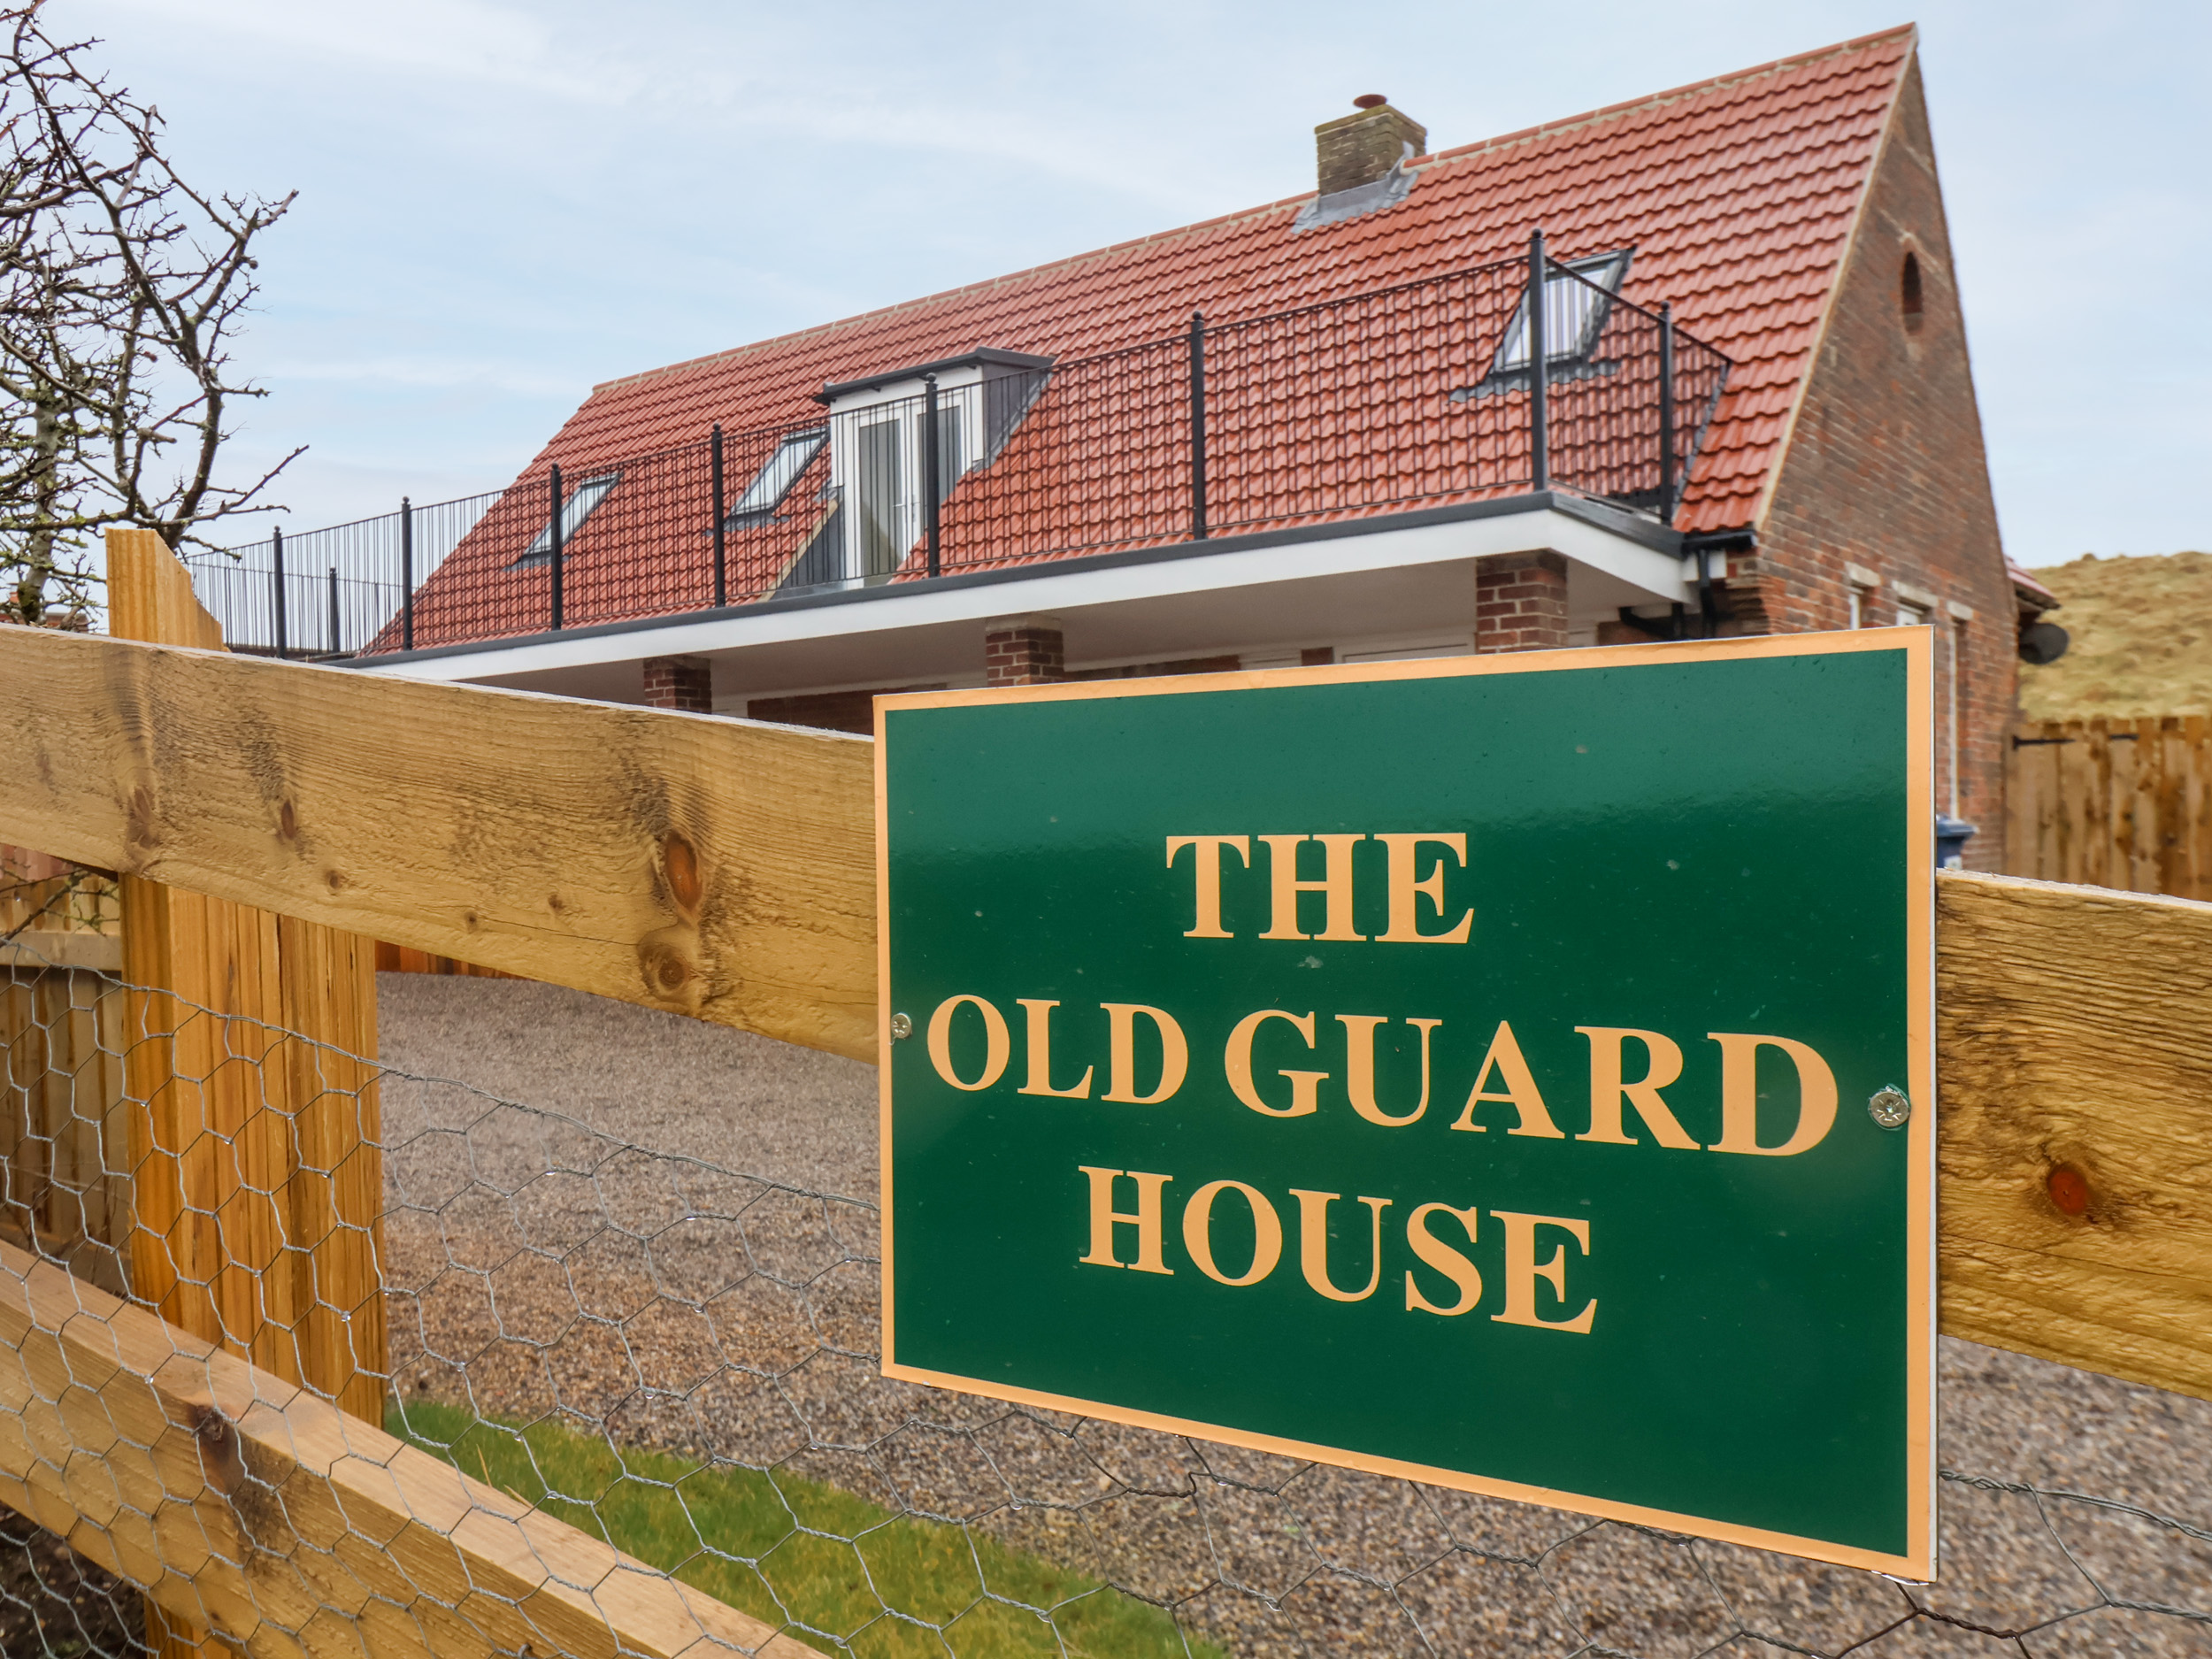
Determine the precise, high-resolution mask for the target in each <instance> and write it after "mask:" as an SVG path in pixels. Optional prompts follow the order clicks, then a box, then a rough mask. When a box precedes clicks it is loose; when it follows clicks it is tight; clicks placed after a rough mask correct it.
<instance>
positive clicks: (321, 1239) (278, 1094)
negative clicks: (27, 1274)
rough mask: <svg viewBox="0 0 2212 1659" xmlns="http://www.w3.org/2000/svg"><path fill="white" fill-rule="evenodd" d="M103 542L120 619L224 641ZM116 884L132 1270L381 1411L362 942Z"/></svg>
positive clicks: (155, 575) (371, 1091)
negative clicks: (126, 997)
mask: <svg viewBox="0 0 2212 1659" xmlns="http://www.w3.org/2000/svg"><path fill="white" fill-rule="evenodd" d="M107 556H108V557H107V565H108V580H109V599H110V606H111V610H110V617H111V623H112V626H114V627H115V629H116V630H117V632H118V634H120V635H123V636H125V637H127V638H138V639H142V640H146V641H152V642H156V643H177V644H187V645H195V646H200V645H207V644H210V643H212V644H213V646H214V647H215V648H217V649H220V647H221V644H222V635H221V630H220V629H219V627H218V626H217V625H216V622H215V619H214V618H212V617H211V616H210V615H209V614H208V613H207V612H206V611H204V609H202V607H201V605H200V603H199V601H198V600H197V598H196V597H195V595H194V594H193V591H192V580H191V577H190V574H189V573H188V572H187V571H186V570H185V568H184V566H183V565H182V564H180V562H179V561H178V559H177V557H176V556H175V555H174V554H173V553H172V552H170V550H169V549H168V546H167V544H166V543H165V542H164V541H162V540H161V538H160V537H159V536H157V535H156V534H153V533H152V532H150V531H145V530H114V531H111V532H109V534H108V538H107ZM122 886H123V917H124V930H123V935H124V977H125V978H126V979H127V980H128V981H130V982H131V983H132V984H133V985H134V986H138V987H152V988H151V989H150V990H140V991H134V992H133V993H132V994H131V1006H130V1013H129V1029H130V1033H131V1036H132V1039H133V1041H132V1042H131V1044H130V1045H129V1058H128V1064H127V1074H128V1079H129V1094H130V1097H131V1100H130V1105H129V1110H128V1121H129V1124H130V1134H129V1136H128V1145H129V1151H130V1156H129V1161H128V1164H127V1167H128V1168H129V1169H130V1170H131V1171H132V1186H133V1209H134V1227H133V1229H132V1233H131V1238H130V1254H131V1263H132V1279H131V1282H132V1286H133V1287H134V1290H135V1291H136V1292H137V1294H139V1295H140V1297H141V1298H142V1299H143V1300H144V1301H145V1302H146V1303H147V1304H148V1305H149V1306H150V1307H152V1308H154V1309H156V1310H158V1311H159V1312H160V1313H161V1314H162V1315H163V1317H165V1318H167V1319H169V1320H170V1321H171V1322H172V1323H173V1324H176V1325H180V1326H182V1327H183V1328H184V1329H186V1330H188V1331H190V1332H192V1333H194V1334H196V1335H197V1336H201V1337H204V1338H205V1339H207V1340H211V1341H223V1342H226V1343H227V1344H229V1345H230V1347H231V1348H232V1349H233V1350H234V1352H238V1353H242V1354H245V1355H247V1356H250V1357H251V1358H252V1359H253V1360H254V1361H255V1362H256V1363H258V1364H260V1365H262V1366H264V1367H265V1368H266V1369H268V1370H271V1371H275V1372H276V1373H277V1374H278V1375H280V1376H281V1377H283V1378H285V1379H287V1380H288V1381H290V1382H294V1383H305V1384H307V1385H308V1386H311V1387H314V1388H317V1389H319V1390H320V1391H322V1392H323V1393H324V1394H326V1396H327V1397H329V1398H332V1399H334V1400H336V1401H337V1402H339V1403H340V1404H341V1405H342V1406H344V1407H345V1408H346V1409H349V1410H351V1411H353V1412H354V1413H355V1414H356V1415H357V1416H358V1417H363V1418H364V1419H365V1420H366V1421H368V1422H372V1423H376V1422H380V1421H381V1420H382V1418H383V1412H384V1388H383V1375H382V1373H383V1372H384V1371H386V1369H387V1360H386V1340H385V1327H384V1315H383V1292H382V1287H381V1281H380V1277H379V1271H378V1267H377V1259H376V1257H377V1249H376V1246H377V1241H378V1237H379V1227H380V1216H381V1214H382V1210H383V1192H382V1185H383V1183H382V1164H381V1156H380V1151H379V1147H380V1141H381V1134H380V1119H379V1108H378V1099H377V1086H376V1077H375V1067H374V1065H373V1061H374V1058H375V1056H376V1052H377V1041H376V972H375V965H374V960H373V945H371V944H370V943H369V942H368V941H363V940H362V939H360V938H359V937H358V936H357V935H356V934H354V933H349V932H346V931H343V930H334V929H332V928H330V927H327V926H322V925H320V924H318V923H315V922H311V921H303V920H301V919H299V918H294V917H279V916H277V915H275V914H274V913H273V912H272V911H269V910H263V909H261V908H259V907H257V906H255V905H252V904H247V903H241V902H234V901H233V900H230V899H226V898H222V897H219V896H215V895H209V894H206V893H201V892H193V891H188V890H185V889H183V888H180V887H172V886H169V885H167V884H165V883H162V882H158V881H155V880H151V879H148V878H147V877H146V876H145V875H144V874H143V873H142V872H126V873H125V874H124V876H123V878H122ZM211 1217H212V1218H213V1225H210V1218H211Z"/></svg>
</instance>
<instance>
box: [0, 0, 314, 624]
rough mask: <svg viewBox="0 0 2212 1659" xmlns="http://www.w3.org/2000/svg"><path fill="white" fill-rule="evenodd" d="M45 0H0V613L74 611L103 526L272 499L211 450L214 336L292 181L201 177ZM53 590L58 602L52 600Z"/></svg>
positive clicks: (86, 596) (174, 537)
mask: <svg viewBox="0 0 2212 1659" xmlns="http://www.w3.org/2000/svg"><path fill="white" fill-rule="evenodd" d="M47 4H48V0H29V4H17V5H12V6H8V5H0V565H4V566H6V567H7V568H8V570H9V572H10V574H11V576H12V578H13V580H14V593H13V595H12V596H9V597H4V598H0V616H4V617H9V618H12V619H15V620H20V621H40V620H47V621H53V620H57V619H59V620H63V621H64V623H65V625H67V622H68V621H69V620H70V619H72V618H81V616H82V613H83V612H84V611H85V610H86V609H87V608H88V606H89V604H90V603H91V598H90V584H91V582H92V580H94V579H93V578H92V577H91V575H90V572H89V571H88V566H87V559H86V553H87V550H88V547H89V544H90V541H91V538H92V537H93V536H94V535H96V534H97V532H98V531H99V530H100V529H101V528H103V527H104V526H108V525H114V524H131V525H138V526H144V527H146V528H148V529H151V530H155V531H157V532H158V533H159V534H161V536H162V538H163V539H164V540H165V541H167V542H168V543H169V544H170V545H171V546H172V547H179V546H181V545H183V544H185V543H186V542H188V541H203V540H204V538H203V537H202V536H201V534H199V530H200V527H201V526H205V525H208V524H211V523H213V522H218V521H219V520H221V519H223V518H229V517H233V516H235V515H238V514H242V513H253V512H259V511H271V510H273V503H270V502H269V501H268V500H267V499H266V495H267V491H268V488H269V487H270V485H271V484H272V482H273V480H274V479H275V478H276V477H277V475H278V474H279V473H280V472H282V470H283V469H284V467H285V465H288V463H289V462H290V461H291V460H292V459H293V458H294V457H296V455H297V454H298V453H299V451H298V450H295V451H293V453H292V455H290V456H287V457H284V459H283V460H281V461H280V462H278V463H277V464H276V465H275V466H273V467H271V468H270V469H269V470H268V471H267V472H264V473H263V474H262V475H261V476H260V477H258V478H257V479H255V480H252V481H250V482H248V483H234V482H231V481H230V480H229V479H228V477H227V474H226V473H225V472H223V470H222V468H221V461H222V457H223V452H224V445H225V444H226V443H227V442H228V441H229V440H230V439H231V438H232V437H233V436H234V429H233V427H232V426H231V425H230V424H229V423H230V421H231V419H232V415H233V411H234V409H235V407H236V406H237V404H238V403H239V402H240V401H241V400H246V399H253V398H258V397H261V396H265V394H264V392H263V391H262V389H261V388H259V387H257V386H256V385H255V384H253V382H252V381H251V380H249V379H247V378H245V377H244V376H242V374H240V373H238V371H237V370H236V369H235V368H234V365H233V362H232V356H231V346H232V342H233V341H234V338H235V336H236V334H237V333H238V332H239V330H240V328H241V327H242V325H243V322H244V319H245V317H246V315H247V313H248V312H249V311H250V308H251V306H252V303H253V301H254V298H255V296H256V294H257V287H258V281H257V272H258V262H257V259H256V257H255V253H254V250H255V246H256V240H257V238H258V237H259V236H260V235H261V234H263V233H264V232H265V231H266V230H268V229H269V227H271V226H273V225H274V224H276V223H277V221H278V220H280V219H282V218H283V217H284V215H285V213H286V212H287V211H288V210H289V208H290V206H291V204H292V201H293V197H292V196H284V197H282V198H280V199H278V200H275V201H270V200H266V199H264V198H262V197H259V196H231V195H227V194H226V195H211V194H209V193H208V192H206V191H204V190H203V189H201V188H197V187H196V186H195V185H193V184H192V183H190V182H189V181H188V180H186V179H185V178H183V177H182V176H181V175H180V173H178V171H177V170H176V168H175V167H174V165H173V164H172V163H171V162H170V160H169V159H168V157H167V156H166V155H165V152H164V149H163V142H162V140H163V129H162V121H161V115H160V112H159V111H157V109H155V108H154V107H153V106H152V105H151V104H142V103H140V102H138V101H137V100H136V99H134V98H133V97H132V96H131V95H130V94H129V93H128V92H127V90H124V89H121V88H116V87H114V86H112V85H111V83H110V82H109V81H107V80H106V79H105V77H104V76H102V75H100V74H98V73H96V72H95V71H93V70H90V69H88V68H86V67H85V66H84V65H83V61H82V60H83V58H85V56H86V54H88V52H89V51H90V50H91V48H92V47H93V46H94V45H95V44H96V42H89V41H58V40H57V39H55V38H54V37H53V36H52V35H49V34H48V33H47V32H46V28H45V23H44V14H45V12H46V9H47ZM57 607H59V610H60V613H61V614H60V616H59V617H57V616H56V615H55V614H53V613H54V612H55V611H56V610H57Z"/></svg>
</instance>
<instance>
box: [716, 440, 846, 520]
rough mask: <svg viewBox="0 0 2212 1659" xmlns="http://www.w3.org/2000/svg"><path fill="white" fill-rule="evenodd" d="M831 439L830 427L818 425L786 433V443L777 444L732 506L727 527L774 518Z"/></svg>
mask: <svg viewBox="0 0 2212 1659" xmlns="http://www.w3.org/2000/svg"><path fill="white" fill-rule="evenodd" d="M827 442H829V428H828V427H827V426H817V427H815V428H814V429H813V430H811V431H810V432H793V433H787V434H784V440H783V442H781V443H779V444H778V445H777V446H776V450H775V453H774V454H773V455H771V456H770V457H768V459H767V461H766V462H765V463H764V465H762V467H761V469H760V471H759V472H757V473H755V474H754V475H753V481H752V482H751V483H750V484H749V485H747V486H746V488H745V493H744V494H743V495H740V496H739V497H738V498H737V503H736V504H735V505H734V506H733V507H732V508H731V509H730V513H729V517H728V518H726V519H724V520H723V527H724V528H725V529H729V530H742V529H745V528H746V527H748V526H751V525H757V524H760V523H763V522H764V521H765V520H767V519H770V518H774V517H775V514H776V509H777V508H779V507H780V506H782V505H783V498H784V497H785V496H786V495H789V494H790V493H791V487H792V486H793V485H794V484H795V483H797V482H798V481H799V475H800V474H801V473H803V472H805V471H806V470H807V468H808V467H810V466H811V465H814V457H816V456H818V455H819V454H820V453H821V452H822V446H823V445H824V444H826V443H827Z"/></svg>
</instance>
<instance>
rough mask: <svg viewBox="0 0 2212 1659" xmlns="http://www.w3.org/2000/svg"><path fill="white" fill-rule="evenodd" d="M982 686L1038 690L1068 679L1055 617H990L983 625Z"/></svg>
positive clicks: (1066, 665)
mask: <svg viewBox="0 0 2212 1659" xmlns="http://www.w3.org/2000/svg"><path fill="white" fill-rule="evenodd" d="M983 673H984V683H985V684H986V685H991V686H1041V685H1047V684H1049V683H1051V682H1053V681H1055V680H1065V679H1066V678H1067V677H1068V653H1067V645H1066V643H1065V641H1064V639H1063V637H1062V635H1061V633H1060V618H1057V617H1037V616H1028V617H993V618H991V619H990V620H989V621H988V622H986V623H985V624H984V625H983Z"/></svg>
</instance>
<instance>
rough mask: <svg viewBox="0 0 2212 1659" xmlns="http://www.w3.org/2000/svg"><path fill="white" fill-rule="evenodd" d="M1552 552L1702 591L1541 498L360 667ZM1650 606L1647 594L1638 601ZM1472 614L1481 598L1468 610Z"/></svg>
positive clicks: (469, 674)
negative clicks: (1362, 528) (1382, 525)
mask: <svg viewBox="0 0 2212 1659" xmlns="http://www.w3.org/2000/svg"><path fill="white" fill-rule="evenodd" d="M1543 550H1549V551H1551V552H1555V553H1558V554H1562V555H1563V556H1564V557H1566V558H1568V559H1570V560H1571V561H1572V562H1574V563H1575V564H1578V565H1586V566H1587V567H1589V568H1590V569H1592V570H1594V571H1600V572H1604V573H1605V574H1606V575H1609V576H1611V577H1614V578H1616V579H1617V580H1620V581H1622V582H1624V583H1626V584H1627V585H1628V586H1629V587H1631V588H1636V589H1637V590H1639V591H1640V592H1641V593H1643V594H1646V595H1648V596H1649V600H1650V601H1651V602H1655V603H1674V602H1676V601H1678V600H1681V601H1694V599H1695V598H1696V592H1697V588H1696V579H1695V576H1694V573H1686V565H1685V562H1684V561H1683V560H1682V559H1681V558H1680V557H1678V556H1676V555H1674V554H1672V553H1668V552H1663V551H1662V550H1660V549H1657V548H1654V547H1651V546H1649V545H1647V543H1645V542H1643V541H1638V540H1635V539H1633V538H1632V537H1629V536H1626V535H1622V534H1616V533H1614V532H1612V531H1610V530H1607V529H1605V528H1603V527H1602V526H1599V525H1596V524H1593V523H1591V522H1590V521H1589V520H1588V519H1586V518H1581V517H1578V516H1576V515H1574V514H1571V513H1565V512H1561V511H1558V510H1556V509H1555V508H1551V507H1544V508H1539V509H1533V510H1532V511H1527V512H1514V513H1501V514H1497V515H1494V516H1492V517H1487V518H1463V519H1455V520H1453V521H1451V522H1448V523H1443V524H1422V525H1412V526H1404V527H1402V528H1396V529H1389V530H1378V531H1371V532H1368V533H1366V534H1348V535H1344V536H1331V537H1325V538H1316V539H1314V540H1311V541H1289V542H1270V543H1268V544H1266V545H1263V546H1256V547H1246V548H1235V549H1228V550H1225V551H1223V552H1219V553H1185V552H1183V551H1181V550H1180V549H1177V550H1176V552H1175V553H1174V555H1173V556H1171V557H1159V558H1146V559H1141V560H1135V561H1130V562H1117V563H1112V564H1093V563H1091V562H1089V561H1081V562H1077V561H1070V563H1071V565H1073V568H1066V569H1056V568H1055V567H1054V565H1050V564H1041V565H1024V566H1019V567H1018V569H1019V570H1020V571H1021V572H1022V574H1021V576H1020V577H1019V578H1018V579H1017V580H1006V581H993V582H984V583H978V584H975V585H972V586H946V587H937V586H929V587H925V586H922V585H921V584H918V583H917V584H915V585H913V586H912V587H907V586H906V585H904V584H889V585H886V586H884V587H881V588H872V589H870V590H869V591H868V595H867V597H865V598H855V599H854V600H852V601H850V602H848V603H835V604H822V605H807V606H796V607H789V608H786V607H777V608H775V609H772V610H771V609H765V608H764V609H762V610H760V611H757V613H754V614H745V613H743V612H741V613H739V614H737V615H726V616H719V617H703V618H700V619H699V620H697V621H695V622H677V623H667V622H663V621H660V620H658V619H655V620H654V622H653V624H652V626H642V627H637V628H622V629H609V630H607V631H605V632H595V633H590V634H578V635H577V636H575V637H573V638H568V639H548V638H545V637H544V636H543V635H540V636H537V637H536V638H534V639H530V640H526V641H518V642H516V643H513V644H501V643H498V642H489V643H488V644H487V645H486V646H485V647H484V649H481V650H471V651H458V652H454V653H451V654H449V655H442V656H437V657H410V658H408V659H406V660H404V661H401V662H395V663H391V664H380V663H375V662H373V661H372V660H365V659H358V658H357V659H356V662H355V664H349V666H355V667H357V672H363V673H372V674H392V675H396V676H398V677H400V678H402V679H407V680H478V679H485V678H490V677H493V676H497V677H500V678H505V677H507V676H510V675H521V674H535V673H544V672H549V671H558V670H561V669H572V668H590V667H595V666H598V665H601V664H608V663H626V662H634V661H636V660H638V659H639V658H641V657H691V656H703V655H706V654H708V653H710V652H718V651H741V650H744V649H747V648H748V647H751V646H761V645H780V644H788V643H792V642H795V641H808V640H825V639H840V638H851V637H855V636H860V635H866V634H877V633H892V632H897V631H900V630H902V629H907V628H915V627H929V626H941V625H944V624H947V623H965V622H972V623H976V624H978V625H980V624H981V623H983V622H985V621H987V620H988V619H989V618H993V617H1002V616H1008V615H1010V614H1013V613H1016V612H1030V611H1045V612H1051V613H1055V614H1057V615H1060V616H1063V617H1064V616H1066V615H1068V613H1070V612H1071V611H1083V610H1086V609H1087V608H1088V607H1090V606H1093V605H1110V604H1118V603H1124V602H1125V601H1129V600H1137V599H1169V598H1174V597H1178V596H1179V595H1191V594H1204V593H1216V592H1221V591H1224V590H1228V589H1234V588H1263V587H1268V586H1271V585H1274V584H1278V583H1285V582H1296V581H1301V580H1308V579H1310V578H1314V577H1326V576H1345V575H1356V574H1360V573H1363V572H1379V571H1388V570H1402V569H1407V568H1410V567H1413V566H1417V565H1439V564H1448V563H1450V562H1452V561H1454V560H1466V559H1478V558H1486V557H1491V556H1493V555H1496V554H1501V553H1531V552H1538V551H1543ZM1639 603H1644V602H1642V601H1640V602H1639ZM1470 609H1471V607H1470Z"/></svg>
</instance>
